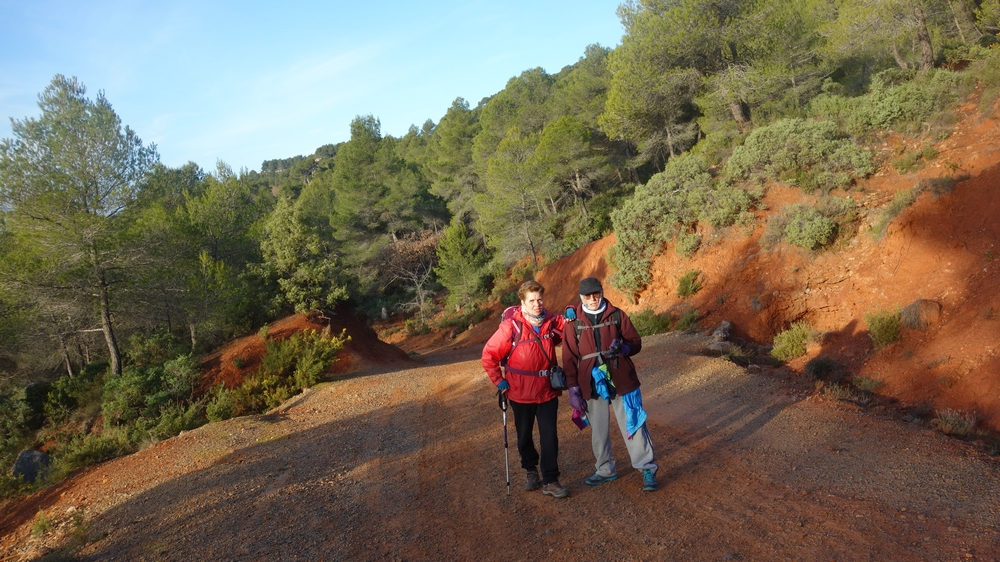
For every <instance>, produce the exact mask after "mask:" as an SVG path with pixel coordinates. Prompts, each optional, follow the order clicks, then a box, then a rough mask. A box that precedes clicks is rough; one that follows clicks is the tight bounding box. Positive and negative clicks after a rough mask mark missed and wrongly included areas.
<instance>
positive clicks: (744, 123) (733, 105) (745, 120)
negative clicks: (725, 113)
mask: <svg viewBox="0 0 1000 562" xmlns="http://www.w3.org/2000/svg"><path fill="white" fill-rule="evenodd" d="M729 111H730V112H731V113H732V114H733V119H735V120H736V124H737V125H739V127H740V130H741V131H746V130H747V129H748V128H750V107H749V106H748V105H747V102H745V101H743V100H740V101H731V102H729Z"/></svg>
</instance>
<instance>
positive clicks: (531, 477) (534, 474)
mask: <svg viewBox="0 0 1000 562" xmlns="http://www.w3.org/2000/svg"><path fill="white" fill-rule="evenodd" d="M541 485H542V479H541V478H540V477H539V476H538V471H537V470H529V471H527V472H526V473H525V475H524V489H525V490H528V491H529V492H530V491H531V490H537V489H538V488H540V487H541Z"/></svg>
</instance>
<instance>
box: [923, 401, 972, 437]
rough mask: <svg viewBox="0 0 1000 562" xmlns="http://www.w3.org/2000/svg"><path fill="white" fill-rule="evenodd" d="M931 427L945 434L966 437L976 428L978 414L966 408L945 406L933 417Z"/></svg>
mask: <svg viewBox="0 0 1000 562" xmlns="http://www.w3.org/2000/svg"><path fill="white" fill-rule="evenodd" d="M931 427H933V428H934V429H937V430H938V431H940V432H941V433H944V434H945V435H953V436H955V437H966V436H968V435H970V434H972V431H973V430H974V429H975V428H976V414H975V413H973V412H966V411H964V410H955V409H952V408H945V409H944V410H940V411H939V412H937V415H936V416H935V417H934V418H933V419H931Z"/></svg>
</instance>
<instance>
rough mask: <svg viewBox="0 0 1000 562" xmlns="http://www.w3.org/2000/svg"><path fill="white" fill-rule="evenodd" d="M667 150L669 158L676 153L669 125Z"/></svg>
mask: <svg viewBox="0 0 1000 562" xmlns="http://www.w3.org/2000/svg"><path fill="white" fill-rule="evenodd" d="M741 128H742V126H741ZM667 150H669V151H670V157H671V158H673V157H674V156H676V154H674V137H673V135H671V134H670V126H669V125H668V126H667Z"/></svg>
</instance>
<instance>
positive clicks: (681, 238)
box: [674, 232, 701, 258]
mask: <svg viewBox="0 0 1000 562" xmlns="http://www.w3.org/2000/svg"><path fill="white" fill-rule="evenodd" d="M699 246H701V234H698V233H697V232H692V233H690V234H680V235H678V236H677V244H676V245H675V246H674V251H675V252H677V255H679V256H681V257H685V258H689V257H691V256H692V255H694V253H695V252H697V251H698V247H699Z"/></svg>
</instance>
